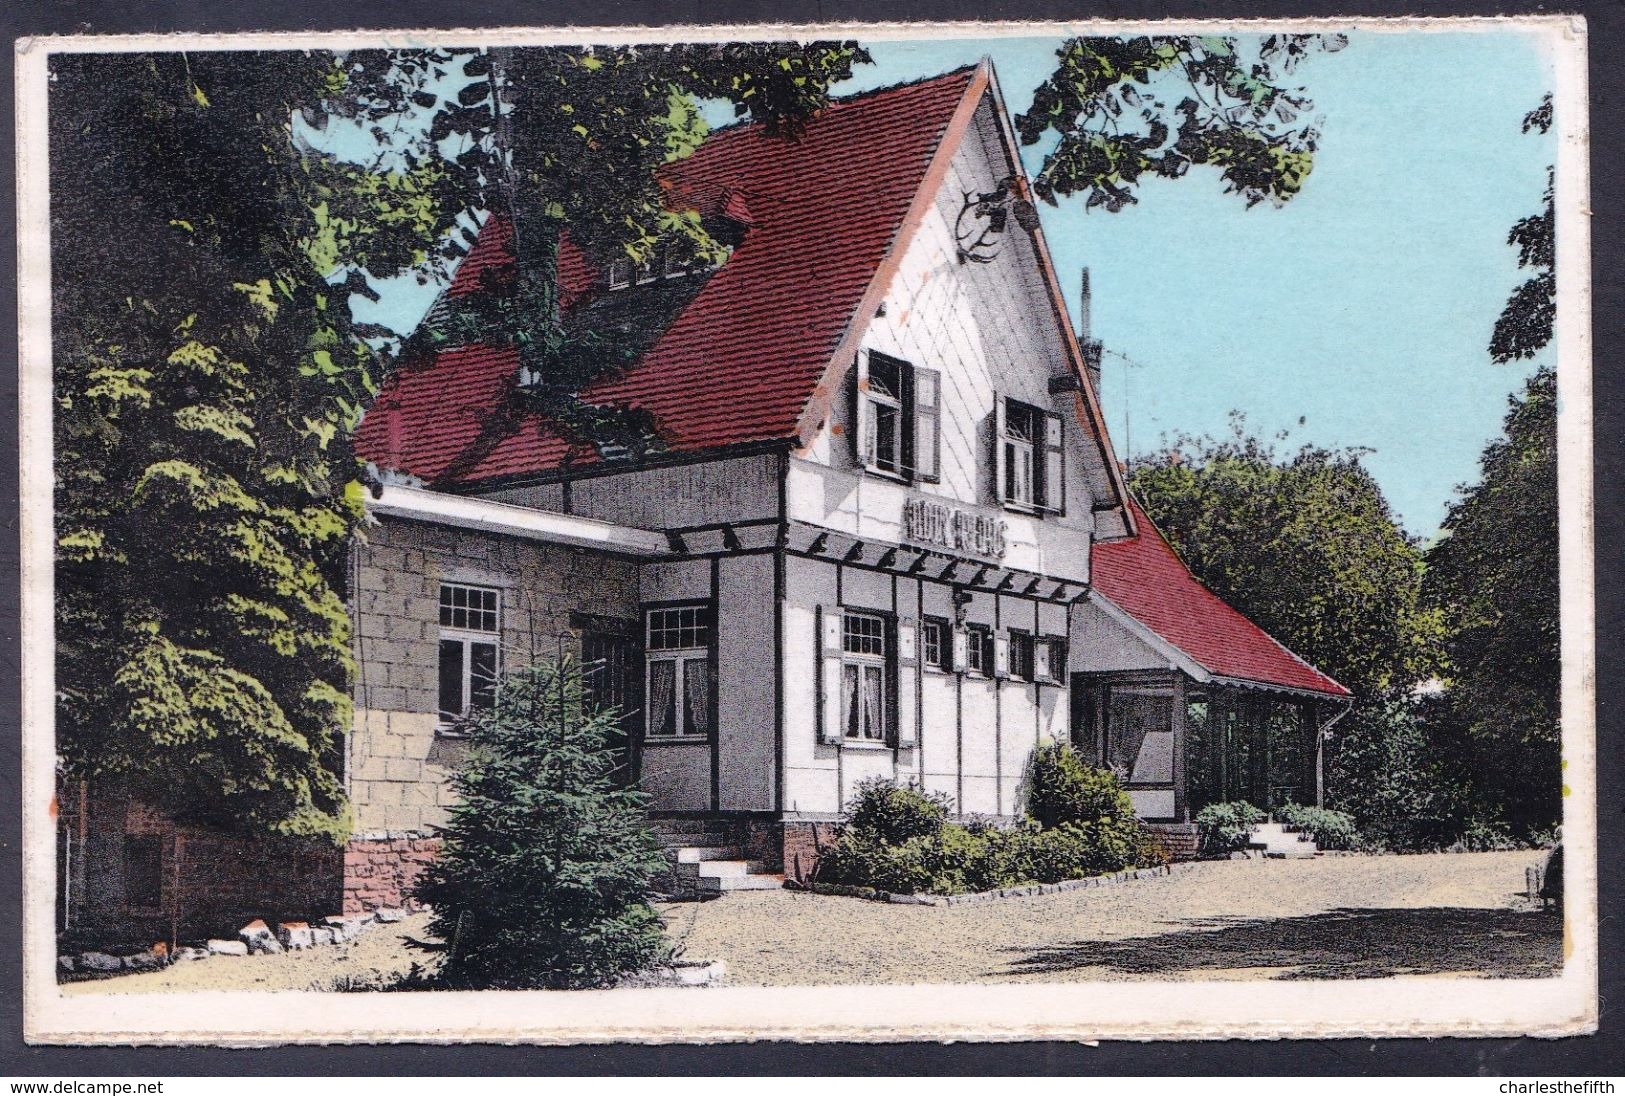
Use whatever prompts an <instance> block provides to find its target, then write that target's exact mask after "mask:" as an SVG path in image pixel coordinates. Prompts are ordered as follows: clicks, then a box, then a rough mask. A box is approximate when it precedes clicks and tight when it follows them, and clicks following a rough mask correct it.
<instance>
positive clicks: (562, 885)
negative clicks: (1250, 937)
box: [416, 658, 670, 988]
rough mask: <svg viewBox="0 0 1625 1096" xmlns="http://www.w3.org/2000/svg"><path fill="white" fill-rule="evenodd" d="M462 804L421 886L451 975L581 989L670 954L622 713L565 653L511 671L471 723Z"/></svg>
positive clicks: (651, 839)
mask: <svg viewBox="0 0 1625 1096" xmlns="http://www.w3.org/2000/svg"><path fill="white" fill-rule="evenodd" d="M468 733H469V738H470V746H471V750H470V753H469V757H468V760H467V762H466V763H465V764H464V765H463V767H462V769H461V770H460V771H459V772H458V773H457V774H456V776H454V777H453V781H452V782H453V786H454V787H455V788H456V791H457V794H458V803H457V805H456V806H454V807H453V808H452V809H451V816H450V819H449V822H448V824H447V825H446V826H444V827H443V828H442V829H441V835H442V837H443V838H444V845H443V847H442V850H441V855H440V859H439V860H438V861H437V862H436V863H435V864H434V865H433V866H431V867H430V868H429V869H428V870H427V871H426V872H425V873H424V874H423V876H422V877H421V878H420V880H419V882H418V885H417V888H416V895H417V897H418V898H419V899H420V900H421V901H423V902H426V903H428V904H429V905H430V906H431V907H432V908H433V910H434V917H433V920H432V921H431V922H430V926H429V931H430V932H431V933H432V934H433V935H434V936H436V937H437V938H438V939H439V940H441V941H442V942H443V947H444V949H445V954H446V960H445V965H444V966H443V967H442V975H443V976H444V977H445V979H446V980H447V981H449V982H451V983H453V984H458V985H470V986H495V987H505V988H521V987H548V988H581V987H587V986H599V985H605V984H607V983H610V982H613V981H614V980H615V979H616V978H618V977H619V976H621V975H624V974H628V973H631V972H633V971H637V970H642V969H646V968H648V967H650V966H653V965H656V964H658V963H660V962H662V961H665V960H666V959H668V958H669V957H670V948H669V945H668V944H667V942H666V939H665V935H664V932H663V926H662V924H661V920H660V917H659V915H658V914H657V913H656V912H655V911H654V909H653V908H652V907H651V906H650V905H649V903H648V901H647V894H648V891H649V885H650V881H651V879H652V878H654V877H655V876H656V875H657V874H658V873H660V872H662V871H664V870H665V868H666V862H665V858H664V854H663V852H662V849H661V846H660V843H659V840H658V839H657V838H656V837H655V835H654V833H653V832H652V831H651V830H650V829H649V826H648V824H647V821H646V818H645V815H644V808H645V805H646V802H647V798H646V797H645V796H644V795H643V794H642V793H641V792H638V791H635V790H633V789H629V788H623V787H620V786H618V785H617V784H616V782H615V781H614V779H613V775H612V774H613V773H614V770H615V768H616V764H617V762H616V755H615V751H614V748H613V745H614V744H613V742H612V736H613V735H615V734H617V733H618V728H617V724H616V716H615V713H614V712H613V711H610V710H607V709H603V708H596V707H594V706H593V705H591V704H590V703H589V702H588V700H587V696H586V692H585V689H584V688H583V684H582V675H581V668H580V666H579V665H578V664H577V663H576V662H574V661H573V660H571V659H569V658H566V659H564V660H563V661H562V662H557V663H554V662H547V663H542V664H538V665H536V666H531V667H527V668H524V669H521V670H518V671H516V672H514V673H512V674H510V675H508V676H507V677H506V678H505V679H504V681H503V684H502V687H501V689H500V690H498V693H497V699H496V702H495V705H494V706H493V707H492V708H491V709H490V710H489V711H484V712H479V713H476V714H475V715H473V716H472V717H471V718H470V720H469V723H468Z"/></svg>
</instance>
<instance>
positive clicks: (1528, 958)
mask: <svg viewBox="0 0 1625 1096" xmlns="http://www.w3.org/2000/svg"><path fill="white" fill-rule="evenodd" d="M1543 855H1544V854H1543V853H1537V852H1500V853H1466V854H1459V855H1439V856H1371V857H1366V856H1359V857H1324V858H1321V859H1317V860H1289V861H1278V860H1244V861H1221V862H1216V863H1202V864H1192V865H1187V866H1185V867H1183V868H1182V869H1180V870H1179V871H1178V872H1177V873H1176V874H1175V875H1173V876H1172V877H1170V878H1166V879H1160V880H1152V881H1141V882H1135V883H1129V884H1126V885H1123V886H1117V887H1100V888H1095V889H1088V890H1078V891H1069V892H1066V893H1063V894H1051V895H1042V896H1039V897H1035V898H1012V899H1006V900H1004V901H1000V902H992V903H989V904H986V905H978V906H954V907H932V906H899V905H890V904H887V903H880V902H868V901H864V900H862V899H856V898H836V897H828V896H824V895H812V894H804V893H799V892H795V891H745V892H739V893H735V894H730V895H727V896H725V897H722V898H719V899H717V900H716V901H713V902H705V903H682V904H674V905H667V906H664V907H662V912H663V913H664V914H665V915H666V919H667V923H668V926H669V928H670V931H671V933H672V935H673V936H674V937H675V938H676V939H678V940H679V941H680V943H681V945H682V948H683V952H684V954H685V955H686V956H688V957H690V958H705V959H724V960H726V961H727V964H728V974H727V984H729V985H734V986H739V985H776V986H782V985H817V984H830V983H865V982H976V981H985V982H1012V981H1016V982H1020V981H1036V982H1047V981H1121V980H1125V979H1240V978H1381V977H1386V976H1389V975H1395V974H1440V975H1449V976H1464V977H1509V978H1534V977H1541V976H1544V975H1548V974H1555V973H1557V972H1558V970H1559V969H1560V968H1561V965H1562V922H1561V919H1560V918H1559V917H1558V916H1557V915H1556V914H1553V913H1543V912H1535V911H1531V910H1529V909H1528V908H1527V905H1526V904H1525V903H1523V902H1522V901H1520V896H1521V892H1522V890H1523V885H1524V884H1523V879H1524V868H1525V867H1526V866H1527V865H1529V864H1532V863H1535V862H1537V861H1538V860H1539V859H1540V858H1541V857H1542V856H1543ZM425 920H427V918H426V917H425V916H424V915H421V914H420V915H418V916H415V917H412V918H408V919H407V920H406V921H404V922H402V923H401V924H399V925H393V926H389V927H387V928H386V927H380V928H377V929H374V930H373V931H372V932H369V933H367V934H365V935H364V936H362V937H361V939H359V940H357V941H355V942H353V943H351V944H348V945H344V946H341V947H332V948H319V949H316V950H314V951H309V952H301V953H297V954H289V955H279V956H252V957H248V958H226V957H216V958H211V959H208V960H204V961H202V962H194V963H183V964H179V965H177V966H175V967H171V968H170V969H168V970H165V971H156V972H152V973H146V974H134V975H126V976H121V977H115V978H106V979H98V980H94V981H84V982H75V983H71V984H68V985H64V986H63V992H65V993H70V994H78V993H107V992H113V993H150V992H155V991H164V990H202V989H266V990H272V989H307V988H308V989H343V988H364V987H372V986H381V985H384V984H388V983H389V982H391V981H393V980H395V979H396V978H398V977H399V976H400V975H402V974H404V973H405V972H406V970H407V969H408V967H409V966H410V965H411V964H412V962H413V961H414V960H417V961H419V962H422V961H423V959H424V955H423V953H422V952H415V951H412V950H410V949H408V948H407V947H406V945H405V939H406V938H408V937H414V936H421V935H422V934H423V923H424V921H425Z"/></svg>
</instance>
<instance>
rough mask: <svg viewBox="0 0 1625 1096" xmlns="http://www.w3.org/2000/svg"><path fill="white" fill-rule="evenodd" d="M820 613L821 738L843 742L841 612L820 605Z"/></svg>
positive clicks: (819, 708) (819, 715)
mask: <svg viewBox="0 0 1625 1096" xmlns="http://www.w3.org/2000/svg"><path fill="white" fill-rule="evenodd" d="M817 616H818V741H820V742H833V743H839V742H840V741H841V611H840V610H839V609H830V608H825V607H824V606H822V605H820V606H819V607H818V611H817Z"/></svg>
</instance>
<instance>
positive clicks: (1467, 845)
mask: <svg viewBox="0 0 1625 1096" xmlns="http://www.w3.org/2000/svg"><path fill="white" fill-rule="evenodd" d="M1452 847H1453V848H1457V849H1462V850H1465V851H1467V852H1506V851H1509V850H1511V849H1521V848H1524V847H1525V846H1524V844H1523V842H1521V841H1519V840H1518V839H1517V838H1515V837H1514V836H1513V835H1512V829H1511V827H1509V826H1508V825H1507V824H1506V823H1505V822H1503V821H1502V820H1501V819H1499V818H1474V819H1471V820H1469V821H1468V823H1467V825H1466V827H1465V828H1464V829H1463V830H1462V831H1461V837H1460V839H1459V840H1457V842H1456V843H1455V845H1453V846H1452Z"/></svg>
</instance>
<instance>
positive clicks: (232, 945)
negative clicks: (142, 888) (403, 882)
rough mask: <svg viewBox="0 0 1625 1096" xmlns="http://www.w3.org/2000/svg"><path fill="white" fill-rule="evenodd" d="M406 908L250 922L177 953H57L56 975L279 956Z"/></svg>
mask: <svg viewBox="0 0 1625 1096" xmlns="http://www.w3.org/2000/svg"><path fill="white" fill-rule="evenodd" d="M408 916H409V911H407V910H404V909H393V908H392V909H381V910H371V911H368V912H367V913H360V914H352V915H350V916H348V917H346V916H342V915H334V916H332V917H326V918H323V919H322V924H320V925H312V924H310V923H309V922H305V921H287V922H280V923H278V925H277V928H276V931H272V929H271V927H270V926H269V925H267V924H266V923H265V921H264V920H263V919H257V920H254V921H250V922H249V923H248V924H247V925H245V926H243V928H242V929H240V930H238V933H237V939H228V938H224V937H212V938H209V939H207V940H205V942H204V943H203V944H202V945H200V946H194V945H181V946H179V947H177V948H176V949H175V951H174V953H173V954H170V952H169V951H168V949H167V947H166V948H164V950H163V951H158V950H156V949H147V950H139V951H134V950H131V949H129V948H120V949H118V950H119V954H113V953H110V952H103V951H85V952H79V953H68V954H62V955H58V956H57V960H56V965H57V974H58V975H63V974H118V973H124V972H129V971H147V970H163V969H165V968H166V967H171V966H174V965H175V964H177V963H187V962H198V961H199V960H203V959H212V958H214V957H215V956H227V957H236V956H244V955H261V954H265V955H281V954H283V953H285V952H289V951H306V950H309V949H311V948H317V947H324V946H325V947H331V946H333V945H335V944H348V943H350V942H351V941H352V940H355V939H357V938H359V937H360V936H361V935H362V933H365V932H368V931H369V930H371V929H373V928H376V927H377V926H379V925H393V924H398V923H399V922H401V921H404V920H406V918H407V917H408Z"/></svg>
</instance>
